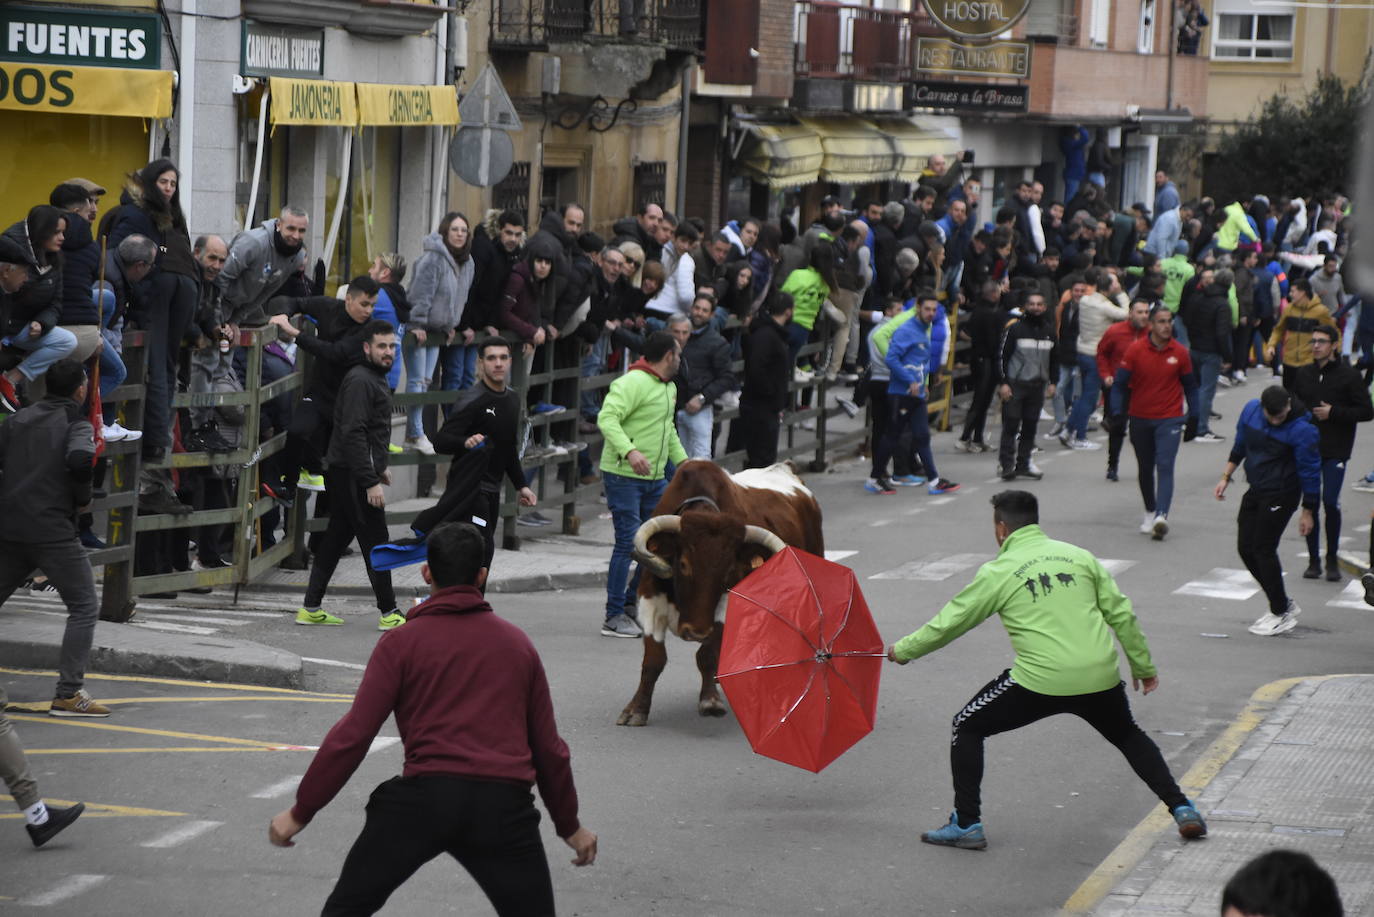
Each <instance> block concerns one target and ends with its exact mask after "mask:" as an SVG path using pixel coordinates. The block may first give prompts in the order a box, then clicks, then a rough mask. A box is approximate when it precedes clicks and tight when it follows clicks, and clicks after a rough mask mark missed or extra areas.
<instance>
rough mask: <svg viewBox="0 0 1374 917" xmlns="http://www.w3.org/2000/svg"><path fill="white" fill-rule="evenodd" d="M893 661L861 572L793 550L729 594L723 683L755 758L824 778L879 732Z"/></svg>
mask: <svg viewBox="0 0 1374 917" xmlns="http://www.w3.org/2000/svg"><path fill="white" fill-rule="evenodd" d="M885 655H886V654H885V653H884V651H883V640H882V637H881V636H880V635H879V634H878V628H877V627H876V626H875V625H874V623H873V616H872V615H871V614H870V613H869V610H868V603H867V602H865V601H864V597H863V593H862V592H861V591H859V584H858V582H857V581H856V580H855V578H854V571H852V570H850V569H849V568H848V567H845V566H842V565H840V564H836V563H832V562H830V561H828V560H825V559H824V558H821V557H817V556H816V555H814V554H808V553H807V552H805V551H801V550H798V549H796V548H792V547H788V548H784V549H783V550H781V551H779V552H778V553H776V554H774V555H773V556H772V557H771V558H769V559H768V561H767V562H766V563H764V564H763V565H762V566H760V567H759V568H758V569H757V570H755V571H754V572H753V573H751V574H749V575H748V576H746V577H745V578H744V579H742V580H740V582H739V584H738V585H736V586H735V588H733V589H731V590H730V603H729V605H727V606H726V615H725V635H724V639H723V640H722V643H721V649H720V666H719V672H720V674H719V675H718V676H716V677H717V678H718V679H719V681H720V684H721V687H722V688H723V689H724V690H725V694H726V696H727V697H729V698H730V706H731V708H732V709H733V710H734V711H735V716H736V717H738V719H739V722H740V726H741V727H743V729H744V734H745V735H746V736H748V737H749V744H750V745H752V746H753V748H754V751H755V752H757V753H758V754H761V755H764V756H765V757H769V758H776V759H777V760H779V761H782V762H784V763H786V764H791V765H794V766H796V767H800V768H805V769H806V770H809V771H812V772H813V773H819V772H820V770H821V769H822V768H824V767H825V766H826V765H827V764H829V763H830V762H831V761H834V760H835V759H836V758H838V757H839V756H840V755H842V754H844V753H845V751H847V750H848V749H849V747H850V746H851V745H853V744H854V743H855V742H858V741H859V739H861V738H863V737H864V736H866V735H868V734H869V733H870V732H872V731H873V718H874V714H875V712H876V710H877V707H878V675H879V671H880V670H881V668H882V664H883V657H884V656H885Z"/></svg>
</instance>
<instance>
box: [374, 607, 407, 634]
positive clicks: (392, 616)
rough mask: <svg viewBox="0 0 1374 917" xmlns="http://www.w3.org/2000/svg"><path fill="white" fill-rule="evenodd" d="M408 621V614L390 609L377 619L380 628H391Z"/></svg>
mask: <svg viewBox="0 0 1374 917" xmlns="http://www.w3.org/2000/svg"><path fill="white" fill-rule="evenodd" d="M404 623H406V616H405V615H403V614H401V613H400V612H399V611H389V612H387V613H386V614H384V615H382V616H381V617H380V618H378V619H377V629H378V630H391V629H393V628H396V627H400V626H401V625H402V624H404Z"/></svg>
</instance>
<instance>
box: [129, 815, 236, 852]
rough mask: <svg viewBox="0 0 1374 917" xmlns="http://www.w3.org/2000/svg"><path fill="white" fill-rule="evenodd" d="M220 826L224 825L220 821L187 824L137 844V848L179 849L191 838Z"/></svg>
mask: <svg viewBox="0 0 1374 917" xmlns="http://www.w3.org/2000/svg"><path fill="white" fill-rule="evenodd" d="M222 824H224V822H222V821H193V822H187V823H186V824H184V825H182V826H181V827H180V828H173V829H172V830H171V831H168V832H167V833H166V834H159V835H158V836H157V837H155V838H153V839H152V840H150V841H144V842H143V843H142V844H139V846H140V847H154V848H166V847H179V846H181V845H182V844H184V843H186V842H187V841H189V840H191V839H192V838H197V837H200V836H201V835H202V834H204V833H206V832H207V831H213V830H215V829H216V828H218V827H219V826H220V825H222Z"/></svg>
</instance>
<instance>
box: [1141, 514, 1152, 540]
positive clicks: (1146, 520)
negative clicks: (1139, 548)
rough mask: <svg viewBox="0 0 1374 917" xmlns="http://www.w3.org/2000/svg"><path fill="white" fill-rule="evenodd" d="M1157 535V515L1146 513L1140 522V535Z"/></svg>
mask: <svg viewBox="0 0 1374 917" xmlns="http://www.w3.org/2000/svg"><path fill="white" fill-rule="evenodd" d="M1154 533H1155V514H1154V513H1146V514H1145V515H1144V516H1143V517H1141V520H1140V534H1142V535H1153V534H1154Z"/></svg>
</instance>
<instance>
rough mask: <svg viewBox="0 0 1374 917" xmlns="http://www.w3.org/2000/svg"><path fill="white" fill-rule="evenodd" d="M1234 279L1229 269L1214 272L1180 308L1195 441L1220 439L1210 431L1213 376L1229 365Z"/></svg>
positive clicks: (1213, 441) (1214, 384) (1215, 382)
mask: <svg viewBox="0 0 1374 917" xmlns="http://www.w3.org/2000/svg"><path fill="white" fill-rule="evenodd" d="M1203 273H1204V274H1208V273H1211V272H1210V271H1204V272H1203ZM1234 282H1235V275H1234V274H1233V273H1232V272H1231V270H1230V269H1229V268H1223V269H1222V270H1220V271H1217V272H1216V273H1215V274H1214V275H1213V277H1212V279H1211V281H1210V282H1208V283H1206V284H1205V285H1204V286H1203V287H1202V290H1201V292H1200V294H1198V295H1195V296H1194V297H1193V298H1192V301H1191V302H1189V303H1188V305H1187V307H1186V308H1185V309H1183V310H1181V311H1182V315H1183V324H1184V326H1185V327H1186V328H1187V329H1188V350H1189V356H1190V357H1191V358H1192V361H1193V368H1194V371H1195V372H1196V373H1197V385H1198V399H1197V435H1196V436H1195V437H1194V438H1193V442H1197V443H1219V442H1221V441H1222V439H1223V437H1220V436H1218V435H1216V434H1215V433H1213V432H1212V430H1211V417H1212V399H1213V398H1215V397H1216V394H1217V377H1218V376H1219V375H1221V371H1222V369H1223V368H1224V367H1229V366H1230V365H1231V337H1232V335H1231V302H1230V299H1229V298H1228V296H1227V293H1228V291H1229V290H1230V289H1231V284H1233V283H1234Z"/></svg>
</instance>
